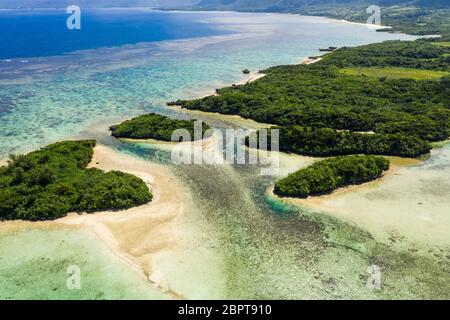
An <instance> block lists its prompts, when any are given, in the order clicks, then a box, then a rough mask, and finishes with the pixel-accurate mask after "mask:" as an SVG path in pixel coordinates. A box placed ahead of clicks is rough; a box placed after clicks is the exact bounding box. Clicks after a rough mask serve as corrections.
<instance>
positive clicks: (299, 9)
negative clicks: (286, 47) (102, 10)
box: [189, 0, 450, 36]
mask: <svg viewBox="0 0 450 320" xmlns="http://www.w3.org/2000/svg"><path fill="white" fill-rule="evenodd" d="M370 5H377V6H379V7H380V8H381V24H382V25H383V26H390V27H391V28H390V29H387V28H386V29H384V30H385V31H390V32H396V31H401V32H405V33H409V34H419V35H425V34H427V35H428V34H440V35H447V36H449V35H450V23H449V17H450V3H449V1H448V0H201V1H200V2H199V3H198V4H197V5H195V6H191V7H189V8H190V9H196V10H198V9H201V10H235V11H259V12H285V13H286V12H289V13H300V14H304V15H311V16H325V17H330V18H334V19H345V20H348V21H354V22H363V23H365V22H366V21H367V19H368V18H369V16H370V14H369V13H367V11H366V10H367V8H368V7H369V6H370ZM380 30H383V28H380Z"/></svg>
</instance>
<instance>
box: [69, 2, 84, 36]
mask: <svg viewBox="0 0 450 320" xmlns="http://www.w3.org/2000/svg"><path fill="white" fill-rule="evenodd" d="M66 13H67V14H69V15H70V16H69V17H68V18H67V20H66V26H67V29H69V30H80V29H81V9H80V7H79V6H76V5H71V6H68V7H67V9H66Z"/></svg>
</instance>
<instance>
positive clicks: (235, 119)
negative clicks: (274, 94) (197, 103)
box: [167, 57, 322, 130]
mask: <svg viewBox="0 0 450 320" xmlns="http://www.w3.org/2000/svg"><path fill="white" fill-rule="evenodd" d="M321 60H322V58H321V57H319V58H317V59H311V58H308V57H306V58H302V59H301V60H300V61H299V62H298V63H297V64H303V65H309V64H313V63H316V62H319V61H321ZM265 76H266V74H264V73H261V72H251V73H250V74H249V75H247V76H246V77H245V78H244V79H242V80H241V81H239V82H237V83H235V84H234V85H236V86H240V85H246V84H250V83H252V82H254V81H257V80H259V79H262V78H264V77H265ZM216 95H217V92H215V91H209V92H207V93H204V94H202V95H201V96H199V97H194V98H193V99H203V98H206V97H209V96H216ZM167 107H168V108H172V109H175V110H177V111H180V112H184V113H187V114H190V115H195V116H200V117H205V118H207V119H212V120H217V121H224V122H231V123H233V124H239V126H242V127H244V128H247V129H256V130H257V129H267V128H271V127H273V126H276V125H274V124H271V123H262V122H257V121H255V120H252V119H245V118H243V117H241V116H239V115H227V114H221V113H216V112H206V111H201V110H190V109H186V108H183V107H182V106H179V105H171V106H167Z"/></svg>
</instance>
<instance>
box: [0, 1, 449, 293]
mask: <svg viewBox="0 0 450 320" xmlns="http://www.w3.org/2000/svg"><path fill="white" fill-rule="evenodd" d="M67 16H68V15H67V14H66V13H65V12H63V11H55V10H50V11H43V10H40V11H36V10H33V11H26V10H21V11H2V12H0V43H2V44H7V45H6V46H4V45H2V47H1V49H0V58H1V61H0V159H6V157H7V156H8V155H9V154H11V153H23V152H28V151H31V150H35V149H37V148H39V147H42V146H44V145H46V144H48V143H51V142H55V141H60V140H63V139H73V138H95V139H97V140H98V141H99V142H101V143H103V144H105V145H108V146H110V147H112V148H114V149H115V150H117V151H118V152H122V153H127V154H129V155H132V156H133V157H138V158H140V159H145V160H146V161H149V162H155V163H158V164H162V165H164V166H166V167H167V168H169V169H170V170H171V171H172V172H173V173H174V175H175V176H176V177H177V179H178V180H179V181H180V183H182V184H183V185H185V186H186V187H187V188H188V189H189V190H190V193H191V195H190V196H191V198H192V200H193V202H194V203H195V210H193V212H188V213H187V216H192V215H194V211H195V217H196V219H197V222H198V225H201V226H202V230H199V229H198V230H197V229H195V228H194V229H193V230H189V232H188V233H191V234H192V233H195V232H197V231H198V232H199V234H200V233H202V234H203V233H205V234H207V236H205V238H202V239H201V242H199V243H194V244H192V246H191V247H190V249H189V250H191V251H187V252H185V253H184V255H180V256H179V257H177V258H170V259H169V258H168V257H165V259H162V260H164V263H162V266H163V268H162V269H163V270H164V273H163V274H158V275H157V276H158V277H157V278H158V279H159V280H160V281H161V283H164V286H162V287H158V286H154V285H151V284H150V283H149V282H148V281H146V279H144V278H141V277H140V276H138V275H137V273H135V272H134V271H133V270H132V269H130V268H128V266H127V265H126V264H124V263H123V262H122V261H120V259H118V258H117V257H116V256H115V255H114V254H113V253H112V252H110V250H109V249H108V248H106V246H105V245H103V244H102V243H99V242H98V241H97V239H96V238H95V237H94V236H93V235H91V234H88V232H86V231H81V230H77V229H70V230H69V231H67V230H66V229H59V228H46V227H45V225H44V226H42V225H39V226H36V227H33V226H30V225H29V224H27V225H26V227H23V226H21V225H19V226H18V227H17V228H16V227H14V228H12V229H11V228H7V227H4V228H2V226H1V225H0V244H1V246H0V248H1V249H0V298H27V299H29V298H40V299H49V298H74V299H85V298H87V299H108V298H136V297H139V298H150V299H162V298H170V296H168V295H167V294H166V293H167V291H168V290H167V289H170V291H171V292H175V293H177V294H179V295H181V296H182V297H185V298H217V299H222V298H223V299H227V298H228V299H231V298H252V299H255V298H263V299H276V298H280V299H295V298H396V297H403V298H411V297H417V296H418V295H419V294H422V293H423V292H425V293H423V294H424V295H427V294H428V296H432V295H433V292H432V290H431V289H430V288H428V287H426V286H425V285H424V284H423V282H421V281H422V278H420V274H421V272H422V270H425V269H427V268H428V270H431V271H430V272H432V270H433V268H434V267H435V265H433V264H427V263H429V262H428V261H425V262H423V261H419V262H417V261H415V260H414V263H411V265H408V266H406V267H405V268H403V266H402V265H395V264H394V263H393V264H391V265H390V266H389V268H391V269H390V270H387V271H386V274H385V275H384V278H383V279H386V281H387V286H388V287H389V288H390V289H389V290H388V291H386V292H381V293H378V292H370V291H368V290H367V288H366V285H365V282H364V281H363V280H361V279H363V277H364V274H365V272H366V269H367V267H368V266H369V265H370V263H371V262H372V261H373V260H377V261H388V260H389V259H392V257H396V253H395V252H392V251H390V250H391V249H389V248H387V247H386V246H384V245H383V244H380V243H378V242H377V241H375V240H374V239H373V237H371V236H370V234H368V233H367V232H365V231H363V230H360V229H358V228H356V227H355V226H352V225H349V224H346V223H341V222H339V221H336V220H335V219H331V218H325V217H322V216H320V217H318V216H316V215H312V214H311V213H310V212H308V211H307V210H305V209H302V208H296V207H292V206H287V205H283V204H281V203H279V202H277V201H274V200H271V199H269V198H268V197H267V195H266V189H267V188H268V187H269V185H270V184H271V183H272V182H273V181H272V180H271V179H267V178H263V177H261V176H259V175H258V174H257V173H256V172H257V170H256V168H248V167H246V168H243V167H238V166H237V167H234V166H224V167H210V166H206V167H196V166H187V167H175V166H173V165H172V164H171V163H170V161H169V160H168V159H169V156H168V154H167V152H164V151H162V150H158V149H157V148H155V147H153V146H152V145H149V144H130V143H122V142H118V141H115V140H113V139H111V137H110V136H109V132H108V129H107V128H108V126H110V125H113V124H117V123H118V122H119V121H122V120H124V119H129V118H131V117H133V116H136V115H140V114H144V113H149V112H157V113H160V114H164V115H168V116H171V117H174V118H180V119H181V118H190V117H192V115H190V114H189V113H185V112H182V111H179V110H177V109H174V108H169V107H167V106H166V102H168V101H172V100H175V99H179V98H194V97H199V96H202V95H205V94H208V93H210V92H212V91H213V90H214V89H215V88H218V87H221V86H224V85H231V84H233V83H236V82H238V81H241V80H243V79H245V76H244V75H243V74H242V70H243V69H245V68H248V69H250V70H251V71H253V72H255V71H258V70H263V69H265V68H267V67H270V66H274V65H279V64H292V63H298V62H299V61H301V60H302V59H304V58H306V57H308V56H313V55H314V56H315V55H318V54H319V51H318V49H319V48H323V47H328V46H336V47H342V46H356V45H362V44H368V43H373V42H380V41H384V40H393V39H403V40H411V39H415V37H413V36H408V35H402V34H389V33H378V32H375V31H374V30H373V29H370V28H367V27H366V26H363V25H358V24H350V23H346V22H341V21H336V20H331V19H326V18H319V17H303V16H298V15H281V14H266V13H231V12H210V13H209V12H208V13H206V12H153V11H149V10H147V9H133V10H130V9H114V10H111V9H104V10H103V9H102V10H94V11H86V12H84V11H82V15H81V19H82V20H81V30H73V31H68V30H67V29H66V28H65V20H66V18H67ZM199 117H201V118H203V120H205V121H206V122H208V123H209V124H211V125H213V126H215V127H219V128H225V127H227V126H239V123H237V122H235V121H233V120H230V119H226V117H224V118H223V119H222V118H218V119H217V118H213V117H209V116H199ZM444 150H445V152H447V153H448V148H447V149H444ZM444 154H446V153H444ZM212 177H214V178H212ZM11 230H12V231H11ZM189 245H191V244H190V243H189ZM211 252H213V253H214V254H213V255H210V253H211ZM405 254H406V253H405ZM164 255H170V254H169V253H167V252H162V253H161V256H162V257H164ZM192 257H195V261H194V259H193V258H192ZM216 257H217V258H216ZM383 259H384V260H383ZM202 261H212V263H211V264H210V265H209V269H210V270H208V271H207V272H206V273H205V267H204V266H200V264H201V262H202ZM411 261H412V260H411ZM154 263H158V261H155V262H154ZM72 264H77V265H80V266H81V267H82V269H83V277H84V278H83V281H84V282H83V283H85V285H83V287H82V289H81V290H80V291H71V290H67V288H66V282H65V280H66V277H67V273H66V270H67V266H68V265H72ZM405 270H408V277H410V279H412V280H411V281H410V283H405V281H404V277H405V276H406V274H405V272H406V271H405ZM416 275H417V277H419V278H415V276H416ZM206 278H207V279H208V281H202V279H206ZM193 279H195V280H193ZM415 283H422V285H421V286H416V287H415ZM430 283H431V282H430ZM161 288H164V290H162V289H161Z"/></svg>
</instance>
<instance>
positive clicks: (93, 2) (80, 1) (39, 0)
mask: <svg viewBox="0 0 450 320" xmlns="http://www.w3.org/2000/svg"><path fill="white" fill-rule="evenodd" d="M198 1H199V0H76V1H74V0H0V8H2V9H17V8H65V7H67V6H69V5H72V4H76V5H78V6H80V7H85V8H105V7H158V8H164V7H175V6H189V5H193V4H196V3H198Z"/></svg>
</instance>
